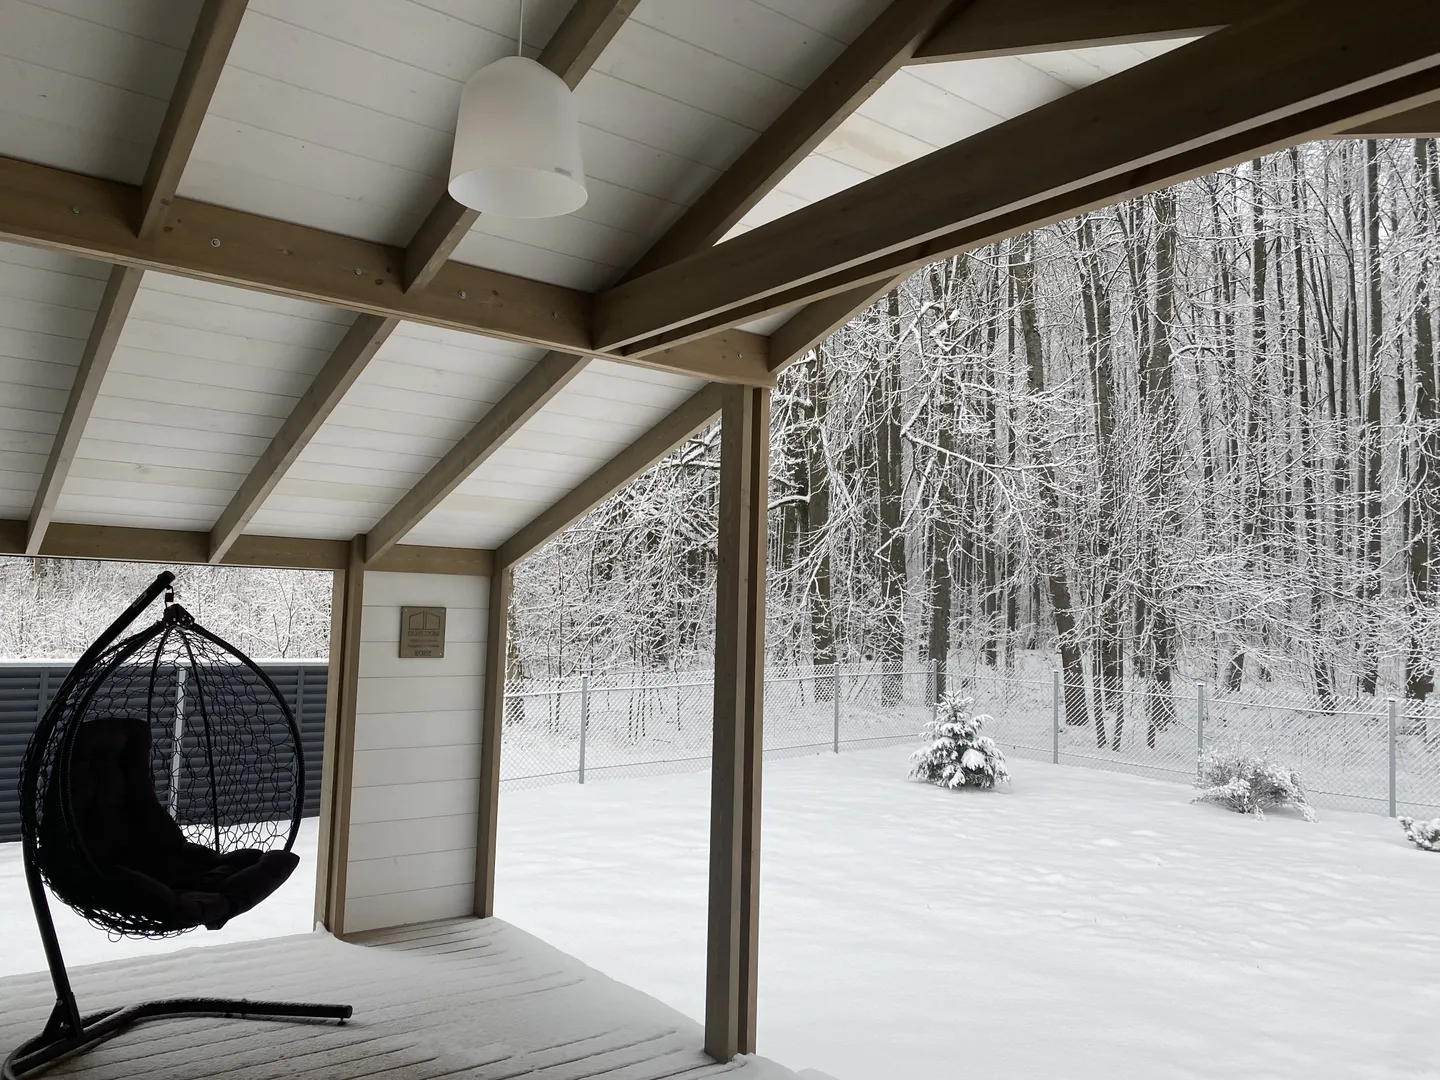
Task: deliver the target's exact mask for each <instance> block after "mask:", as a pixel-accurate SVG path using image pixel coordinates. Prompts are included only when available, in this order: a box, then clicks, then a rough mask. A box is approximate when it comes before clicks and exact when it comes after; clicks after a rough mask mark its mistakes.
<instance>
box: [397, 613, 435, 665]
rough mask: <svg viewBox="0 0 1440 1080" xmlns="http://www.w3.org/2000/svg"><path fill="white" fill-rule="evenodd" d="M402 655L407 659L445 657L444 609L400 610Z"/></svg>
mask: <svg viewBox="0 0 1440 1080" xmlns="http://www.w3.org/2000/svg"><path fill="white" fill-rule="evenodd" d="M400 655H401V656H402V657H404V658H406V659H411V658H416V657H431V658H438V657H442V656H444V655H445V609H444V608H443V607H402V608H401V609H400Z"/></svg>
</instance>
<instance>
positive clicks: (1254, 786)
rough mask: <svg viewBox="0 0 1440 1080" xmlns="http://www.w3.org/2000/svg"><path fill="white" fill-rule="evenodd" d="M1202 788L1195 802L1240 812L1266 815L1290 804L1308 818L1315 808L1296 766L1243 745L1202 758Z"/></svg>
mask: <svg viewBox="0 0 1440 1080" xmlns="http://www.w3.org/2000/svg"><path fill="white" fill-rule="evenodd" d="M1199 788H1200V792H1199V794H1197V795H1196V796H1195V798H1193V799H1191V800H1190V801H1191V802H1205V803H1214V804H1216V805H1217V806H1223V807H1225V809H1227V810H1233V811H1235V813H1237V814H1254V815H1255V816H1256V817H1258V818H1263V817H1264V816H1265V811H1266V809H1267V808H1268V809H1274V808H1276V807H1289V808H1290V809H1292V810H1298V811H1300V816H1301V817H1303V818H1304V819H1305V820H1306V821H1315V820H1316V817H1315V811H1314V809H1312V808H1311V806H1310V802H1309V800H1308V799H1306V797H1305V789H1304V787H1302V786H1301V784H1300V777H1298V776H1297V775H1296V774H1295V772H1294V770H1292V769H1288V768H1286V767H1285V766H1284V765H1281V764H1280V763H1278V762H1276V761H1272V760H1271V759H1270V758H1269V756H1268V755H1267V754H1265V753H1264V752H1263V751H1262V752H1260V753H1256V752H1254V751H1252V750H1250V749H1249V748H1247V747H1245V746H1243V745H1238V744H1236V745H1229V746H1219V747H1216V748H1214V749H1211V750H1209V751H1208V752H1206V754H1205V757H1204V758H1203V760H1202V768H1201V779H1200V784H1199Z"/></svg>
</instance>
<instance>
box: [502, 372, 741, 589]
mask: <svg viewBox="0 0 1440 1080" xmlns="http://www.w3.org/2000/svg"><path fill="white" fill-rule="evenodd" d="M720 389H721V388H720V386H719V385H718V384H716V383H711V384H710V385H709V386H707V387H705V388H704V389H703V390H699V391H697V392H696V393H695V394H694V396H692V397H691V398H689V399H688V400H686V401H684V402H682V403H681V404H680V405H679V406H677V407H676V408H675V409H674V410H673V411H672V412H671V413H669V414H668V415H667V416H665V417H664V418H662V419H661V420H660V421H659V422H658V423H656V424H655V426H654V427H652V428H651V429H650V430H649V431H647V432H645V434H644V435H641V436H640V438H638V439H636V440H635V441H634V442H633V443H631V444H630V445H629V446H627V447H626V448H625V449H624V450H621V451H620V453H618V454H616V455H615V456H614V457H613V458H611V459H610V460H609V461H607V462H606V463H605V464H604V465H601V466H600V468H598V469H596V470H595V471H594V472H593V473H591V474H590V475H589V476H588V477H586V478H585V479H584V480H582V481H581V482H580V484H579V485H578V486H577V487H575V488H573V489H571V490H570V491H569V492H567V493H566V494H565V495H563V496H561V497H560V499H559V500H557V501H556V503H555V504H554V505H553V506H551V507H550V508H549V509H548V510H546V511H545V512H544V513H542V514H540V516H539V517H537V518H535V520H534V521H532V522H530V524H528V525H526V526H525V527H524V528H523V529H521V530H520V531H519V532H517V533H516V534H515V535H514V536H512V537H511V538H510V539H509V540H506V541H505V543H504V544H502V545H501V546H500V547H499V549H498V550H497V551H496V553H495V562H496V566H497V568H498V569H499V570H502V571H504V570H509V569H510V568H512V567H513V566H514V565H515V564H516V563H517V562H519V561H520V560H521V559H523V558H525V557H526V556H527V555H529V554H531V553H532V552H534V551H535V550H536V549H537V548H539V547H540V546H542V545H543V544H545V543H546V542H547V541H549V540H550V539H551V538H553V537H554V536H556V535H557V534H558V533H560V532H561V531H562V530H564V529H566V528H568V527H569V526H570V525H572V524H574V523H575V522H576V521H578V520H579V519H580V518H582V517H584V516H585V515H586V514H588V513H589V512H590V511H591V510H593V509H594V508H595V507H597V506H599V505H600V504H601V503H602V502H604V501H605V500H606V499H608V498H609V497H610V496H611V495H613V494H615V492H617V491H619V490H620V489H621V488H622V487H624V486H625V485H626V484H628V483H629V482H630V481H631V480H634V479H635V477H637V476H639V475H640V474H641V473H642V472H644V471H645V470H646V469H648V468H650V466H652V465H654V464H655V463H656V462H657V461H659V460H660V459H661V458H663V457H664V456H665V455H666V454H668V453H670V451H672V450H674V449H675V448H676V447H677V446H679V445H680V444H681V443H683V442H684V441H685V440H686V439H688V438H690V436H691V435H694V434H695V432H697V431H699V430H700V429H701V428H703V427H704V426H705V425H706V424H708V423H710V421H712V420H714V419H715V417H717V416H718V415H720V405H721V400H720Z"/></svg>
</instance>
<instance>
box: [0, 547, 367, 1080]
mask: <svg viewBox="0 0 1440 1080" xmlns="http://www.w3.org/2000/svg"><path fill="white" fill-rule="evenodd" d="M174 580H175V575H174V574H172V573H170V572H169V571H168V570H167V571H165V572H164V573H162V574H160V576H159V577H157V578H156V579H155V581H154V582H153V583H152V584H151V585H150V586H149V587H148V588H147V589H146V590H145V591H144V592H143V593H141V594H140V596H138V597H137V598H136V599H135V602H134V603H132V604H131V605H130V606H129V607H128V608H126V609H125V611H124V613H123V614H122V615H121V616H120V617H119V618H118V619H116V620H115V621H114V622H113V623H111V624H110V626H109V628H108V629H106V631H105V632H104V633H103V634H101V635H100V637H99V638H97V639H96V640H95V643H94V644H93V645H91V646H90V648H88V649H87V650H85V654H84V655H83V656H82V657H81V658H80V659H79V660H77V661H76V663H75V667H74V668H72V669H71V673H70V675H69V676H67V677H66V679H65V682H64V683H63V684H62V685H61V687H60V689H59V690H58V691H57V692H56V695H55V700H57V701H58V700H61V699H62V698H63V697H64V695H65V694H66V693H67V692H68V691H69V688H70V684H71V682H72V680H73V679H74V677H75V672H78V671H84V670H85V669H86V667H87V666H88V664H89V662H90V661H92V660H93V659H94V658H96V657H98V656H99V655H100V654H101V653H102V652H104V651H105V650H106V649H107V648H109V647H110V645H111V644H113V643H114V642H115V640H116V639H117V638H119V636H120V635H121V633H123V632H124V631H125V629H126V627H128V626H129V625H130V624H131V623H132V622H134V621H135V619H136V618H137V617H138V616H139V615H140V613H141V612H142V611H144V610H145V609H146V608H147V607H149V606H150V605H151V604H152V603H154V602H155V600H156V599H157V598H158V597H159V596H160V594H161V593H164V592H167V591H168V590H169V589H170V586H171V584H172V583H173V582H174ZM167 599H168V597H167ZM267 681H268V680H267ZM272 689H273V687H272ZM27 779H28V778H27ZM301 782H302V783H303V782H304V776H303V773H302V775H301ZM27 786H28V785H27ZM28 794H29V795H31V796H32V797H33V794H34V793H33V792H28ZM297 813H298V811H297ZM23 848H24V861H25V883H26V885H27V886H28V887H29V890H30V903H31V906H32V907H34V909H35V924H36V926H37V927H38V928H39V930H40V941H41V944H42V945H43V946H44V949H45V962H46V963H47V964H48V965H49V967H50V979H51V981H52V982H53V983H54V984H55V1007H54V1008H53V1009H52V1010H51V1011H50V1019H49V1020H47V1021H46V1023H45V1029H44V1030H43V1031H42V1032H41V1033H40V1034H39V1035H37V1036H35V1037H34V1038H33V1039H29V1040H27V1041H26V1042H23V1043H21V1044H20V1045H19V1046H17V1047H16V1048H15V1049H14V1050H12V1051H11V1052H10V1055H9V1056H8V1057H6V1059H5V1065H4V1068H3V1069H0V1078H3V1080H23V1078H24V1077H28V1076H33V1075H34V1074H35V1073H37V1072H39V1071H40V1070H42V1069H44V1068H46V1067H47V1066H50V1065H53V1064H54V1063H55V1062H57V1061H59V1060H60V1059H61V1058H65V1057H69V1056H70V1055H72V1054H78V1053H81V1052H83V1051H85V1050H88V1049H90V1048H91V1047H92V1046H95V1045H97V1044H98V1043H101V1042H103V1041H104V1040H106V1039H108V1038H110V1036H112V1035H115V1034H116V1033H118V1032H120V1031H122V1030H124V1029H125V1028H127V1027H129V1026H131V1025H132V1024H137V1023H140V1022H141V1021H144V1020H155V1019H159V1018H163V1017H168V1016H217V1017H253V1018H259V1019H270V1020H338V1021H339V1022H340V1023H342V1024H343V1023H344V1022H345V1021H346V1020H348V1019H349V1018H350V1016H351V1015H352V1013H353V1012H354V1009H353V1008H352V1007H351V1006H349V1005H318V1004H308V1003H301V1002H289V1001H247V1000H245V999H243V998H168V999H165V1000H161V1001H146V1002H142V1003H140V1004H139V1005H126V1006H120V1007H116V1008H112V1009H105V1010H103V1011H101V1012H97V1013H91V1014H90V1015H89V1016H82V1015H81V1014H80V1006H79V1004H78V1003H77V1002H76V1001H75V991H74V990H73V989H72V988H71V986H70V974H69V972H68V971H67V970H66V968H65V958H64V956H62V955H61V952H60V939H59V937H58V936H57V935H56V933H55V920H54V917H53V916H52V915H51V913H50V900H49V897H48V896H46V892H45V883H44V880H43V879H42V878H41V875H40V867H39V865H38V864H37V863H36V860H35V838H34V836H33V835H30V834H29V832H28V830H27V833H26V835H25V837H24V845H23Z"/></svg>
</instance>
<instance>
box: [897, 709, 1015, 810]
mask: <svg viewBox="0 0 1440 1080" xmlns="http://www.w3.org/2000/svg"><path fill="white" fill-rule="evenodd" d="M974 703H975V701H974V699H973V698H968V697H951V696H948V695H947V696H946V697H945V699H944V700H943V701H941V702H940V704H939V707H938V708H937V709H936V713H935V719H933V720H931V721H930V722H929V723H927V724H926V725H925V739H926V745H925V746H923V747H922V748H921V749H919V750H917V751H916V752H915V754H914V755H913V756H912V757H911V759H910V760H911V761H912V762H913V763H914V764H913V767H912V768H911V770H910V775H911V776H914V777H918V778H919V779H921V780H924V781H925V782H926V783H927V784H939V785H940V786H941V787H950V788H958V787H978V788H993V787H994V786H995V785H996V784H998V783H1009V781H1010V770H1009V769H1007V768H1006V767H1005V755H1004V754H1002V753H1001V752H1000V748H999V747H998V746H996V745H995V740H994V739H992V738H990V736H989V735H982V734H980V729H981V728H982V727H984V726H985V724H986V722H987V721H989V720H990V717H988V716H985V715H984V714H979V715H977V714H974V713H972V712H971V711H970V710H971V706H973V705H974Z"/></svg>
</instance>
